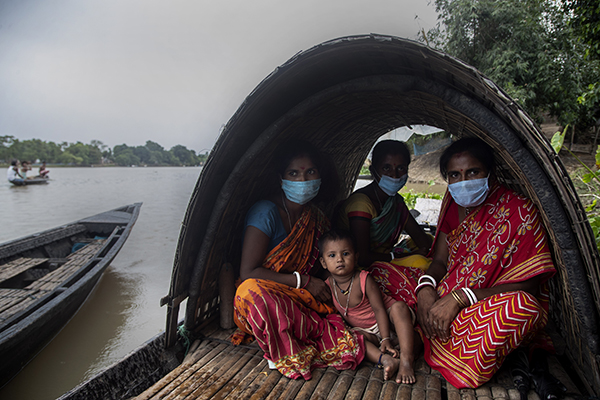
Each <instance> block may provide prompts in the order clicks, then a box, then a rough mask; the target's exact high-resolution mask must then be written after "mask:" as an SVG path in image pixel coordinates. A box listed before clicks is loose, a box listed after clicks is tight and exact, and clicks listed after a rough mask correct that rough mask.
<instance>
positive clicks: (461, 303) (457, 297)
mask: <svg viewBox="0 0 600 400" xmlns="http://www.w3.org/2000/svg"><path fill="white" fill-rule="evenodd" d="M451 293H452V297H454V300H456V302H457V303H458V306H459V307H460V308H461V309H462V308H465V307H467V302H466V301H465V299H464V298H463V296H462V295H461V293H462V290H460V291H459V290H453V291H452V292H451Z"/></svg>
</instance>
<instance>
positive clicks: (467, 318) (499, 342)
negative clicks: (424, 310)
mask: <svg viewBox="0 0 600 400" xmlns="http://www.w3.org/2000/svg"><path fill="white" fill-rule="evenodd" d="M546 322H547V313H546V311H545V310H544V308H543V307H542V306H541V305H540V303H539V302H538V301H537V299H536V298H535V297H533V296H532V295H530V294H529V293H526V292H521V291H519V292H508V293H501V294H497V295H494V296H491V297H488V298H487V299H485V300H483V301H480V302H478V303H476V304H474V305H472V306H470V307H467V308H465V309H463V310H462V311H461V312H460V313H459V314H458V316H457V317H456V319H455V320H454V321H453V322H452V324H451V326H450V339H449V340H448V341H447V342H441V341H440V340H439V339H438V338H434V339H433V340H425V342H424V344H425V361H427V364H429V366H431V367H432V368H435V369H436V370H438V371H440V372H441V373H442V375H443V376H444V378H446V380H447V381H448V382H450V383H451V384H452V385H454V386H455V387H457V388H465V387H471V388H475V387H478V386H481V385H482V384H484V383H485V382H487V381H488V380H490V378H491V377H492V376H493V375H494V373H496V371H497V370H498V369H499V368H500V366H501V365H502V362H503V361H504V359H505V358H506V356H507V355H508V354H509V353H510V352H511V351H512V350H513V349H516V348H517V347H519V346H520V345H521V344H523V343H527V342H528V341H531V340H532V339H533V337H534V336H535V334H536V332H537V331H538V330H539V329H541V328H543V327H544V326H545V325H546Z"/></svg>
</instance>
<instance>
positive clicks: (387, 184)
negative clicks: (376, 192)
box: [378, 174, 408, 196]
mask: <svg viewBox="0 0 600 400" xmlns="http://www.w3.org/2000/svg"><path fill="white" fill-rule="evenodd" d="M407 181H408V174H404V175H402V176H401V177H400V178H392V177H390V176H387V175H382V176H381V179H379V182H378V184H379V188H380V189H381V190H383V192H384V193H385V194H387V195H388V196H393V195H395V194H396V193H398V190H400V189H402V188H403V187H404V185H406V182H407Z"/></svg>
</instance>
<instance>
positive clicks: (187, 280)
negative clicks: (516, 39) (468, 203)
mask: <svg viewBox="0 0 600 400" xmlns="http://www.w3.org/2000/svg"><path fill="white" fill-rule="evenodd" d="M414 124H424V125H432V126H436V127H438V128H441V129H444V130H445V131H447V132H450V133H452V134H453V135H455V136H459V137H462V136H477V137H480V138H482V139H484V140H485V141H486V142H487V143H488V144H490V145H491V146H492V147H493V148H494V150H495V151H496V154H497V159H498V162H499V164H500V166H501V168H500V171H499V176H500V178H501V180H503V181H504V182H505V184H507V185H508V186H510V187H512V188H513V189H515V190H517V191H519V192H521V193H524V194H525V195H527V196H529V197H530V198H531V199H532V200H533V201H534V202H535V203H536V205H537V206H538V208H539V209H540V212H541V216H542V218H543V221H544V223H545V226H546V228H547V230H548V233H549V237H550V240H551V243H552V250H553V255H554V260H555V264H556V266H557V270H558V273H557V275H556V276H555V277H554V278H553V280H552V296H551V314H552V317H551V318H552V320H553V321H554V322H555V323H556V326H557V327H558V330H559V333H560V335H561V336H562V338H563V339H564V340H565V342H566V346H567V348H568V353H569V355H570V357H571V359H572V360H573V362H574V364H575V365H576V366H577V368H578V370H579V371H578V372H579V375H580V376H582V377H584V381H585V383H586V385H587V386H588V388H591V389H592V390H593V391H594V392H596V393H600V373H599V370H600V367H599V364H600V348H599V347H600V341H599V321H600V319H599V314H600V313H599V310H600V280H599V271H600V258H599V255H598V252H597V250H596V244H595V241H594V236H593V233H592V231H591V228H590V226H589V223H588V222H587V217H586V214H585V211H584V209H583V207H582V205H581V203H580V201H579V198H578V197H577V194H576V192H575V189H574V187H573V184H572V182H571V180H570V179H569V176H568V174H567V172H566V170H565V168H564V166H563V165H562V163H561V161H560V160H559V159H558V157H557V155H556V154H555V153H554V151H553V150H552V148H551V146H550V145H549V143H548V141H547V140H546V139H545V138H544V137H543V136H542V134H541V132H540V131H539V129H538V128H537V127H536V125H535V124H534V122H533V121H532V120H531V118H530V117H528V116H527V115H526V114H525V112H524V111H522V110H521V109H520V108H519V106H518V105H517V104H516V103H515V102H514V101H513V100H512V99H511V98H510V97H509V96H508V95H506V93H504V92H503V91H502V90H501V89H499V88H498V87H497V86H496V85H495V84H494V83H493V82H492V81H490V80H489V79H487V78H486V77H485V76H483V75H482V74H481V73H479V72H478V71H477V70H476V69H474V68H473V67H470V66H469V65H466V64H464V63H463V62H461V61H460V60H457V59H455V58H452V57H450V56H448V55H446V54H443V53H440V52H438V51H435V50H432V49H431V48H428V47H426V46H424V45H422V44H420V43H417V42H414V41H409V40H406V39H401V38H397V37H392V36H385V35H374V34H371V35H361V36H350V37H344V38H339V39H335V40H331V41H328V42H325V43H322V44H320V45H317V46H315V47H313V48H311V49H309V50H306V51H303V52H300V53H298V54H297V55H295V56H294V57H292V58H291V59H290V60H289V61H287V62H286V63H285V64H283V65H281V66H280V67H278V68H277V69H275V70H274V71H273V72H272V73H271V74H270V75H269V76H267V77H266V78H265V79H264V80H263V81H262V82H261V83H260V84H259V85H258V86H257V87H256V88H255V89H254V91H252V93H250V94H249V95H248V97H247V98H246V99H245V100H244V102H243V103H242V105H241V106H240V107H239V109H238V110H237V112H236V113H235V114H234V115H233V117H232V118H231V119H230V120H229V122H228V123H227V125H226V126H225V128H224V130H223V132H222V133H221V136H220V137H219V139H218V141H217V143H216V145H215V146H214V148H213V149H212V151H211V153H210V156H209V159H208V162H207V164H206V166H205V167H204V169H203V171H202V173H201V175H200V178H199V180H198V182H197V184H196V188H195V190H194V192H193V195H192V198H191V200H190V203H189V206H188V209H187V213H186V216H185V219H184V222H183V227H182V230H181V234H180V238H179V243H178V247H177V253H176V256H175V262H174V268H173V275H172V281H171V287H170V292H169V296H167V297H166V298H165V299H163V302H164V303H168V304H169V311H168V318H167V319H168V321H167V343H168V344H169V343H170V344H172V343H173V341H174V340H175V338H176V335H175V332H176V325H177V320H176V319H177V311H178V309H179V304H180V303H181V302H182V301H183V300H185V299H188V300H187V309H186V319H185V326H186V328H188V329H190V330H193V329H195V328H197V327H199V326H201V325H202V324H203V323H204V322H205V321H206V320H207V319H208V318H211V317H212V316H214V315H215V314H216V312H217V311H218V305H219V297H218V287H217V278H218V275H219V270H220V267H221V265H223V264H225V263H232V264H234V265H236V264H237V263H239V252H240V239H241V233H242V230H243V226H242V224H243V218H244V215H245V213H246V211H247V210H248V208H249V207H250V206H251V205H252V203H253V202H254V201H256V200H257V199H259V198H261V195H262V194H263V193H264V190H265V187H264V183H265V179H266V178H265V177H266V174H267V171H266V168H267V167H268V162H269V160H270V159H271V158H272V155H273V151H274V149H275V147H276V146H277V145H278V144H279V143H281V142H283V141H286V140H289V139H291V138H302V139H306V140H308V141H310V142H312V143H313V144H315V145H317V147H319V148H320V149H321V150H322V151H324V152H325V153H326V154H327V155H329V156H330V158H331V160H332V162H333V163H335V165H336V166H337V169H338V171H339V175H340V178H341V186H342V187H341V191H340V193H339V196H338V199H342V198H344V197H346V196H347V195H348V194H350V192H351V191H352V188H353V187H354V183H355V181H356V179H357V177H358V173H359V171H360V167H361V166H362V164H363V161H364V160H365V158H366V157H367V155H368V153H369V150H370V149H371V147H372V146H373V144H374V143H375V141H376V140H377V138H378V137H380V136H381V135H382V134H385V133H386V132H388V131H390V130H392V129H395V128H397V127H401V126H406V125H414ZM334 204H335V202H334V201H332V202H331V203H330V204H327V205H325V207H324V209H325V210H326V211H327V212H331V211H332V209H333V206H334Z"/></svg>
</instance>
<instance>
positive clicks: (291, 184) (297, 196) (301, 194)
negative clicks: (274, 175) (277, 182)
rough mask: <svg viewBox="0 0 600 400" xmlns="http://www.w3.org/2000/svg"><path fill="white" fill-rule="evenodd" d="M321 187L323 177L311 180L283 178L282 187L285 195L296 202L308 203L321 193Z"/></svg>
mask: <svg viewBox="0 0 600 400" xmlns="http://www.w3.org/2000/svg"><path fill="white" fill-rule="evenodd" d="M320 187H321V179H320V178H319V179H313V180H310V181H288V180H286V179H282V180H281V189H283V193H285V197H287V199H288V200H289V201H291V202H293V203H296V204H306V203H308V202H309V201H311V200H312V199H314V198H315V197H316V196H317V194H319V188H320Z"/></svg>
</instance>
